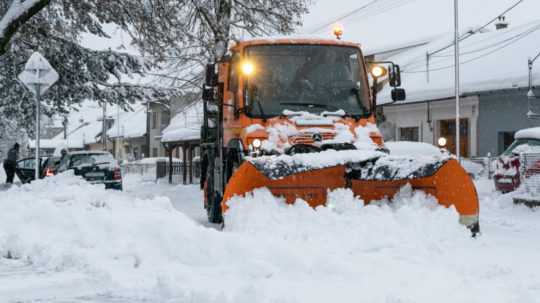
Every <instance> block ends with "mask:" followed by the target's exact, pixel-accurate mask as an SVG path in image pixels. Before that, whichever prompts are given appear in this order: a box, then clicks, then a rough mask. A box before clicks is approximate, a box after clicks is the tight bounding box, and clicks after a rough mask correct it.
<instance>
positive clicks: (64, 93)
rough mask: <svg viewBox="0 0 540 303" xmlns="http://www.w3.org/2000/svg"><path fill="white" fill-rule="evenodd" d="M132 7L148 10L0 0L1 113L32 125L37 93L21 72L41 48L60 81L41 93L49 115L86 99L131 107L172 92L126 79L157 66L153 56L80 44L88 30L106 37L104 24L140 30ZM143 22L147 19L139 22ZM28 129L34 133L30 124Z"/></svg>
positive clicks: (127, 2)
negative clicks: (22, 79)
mask: <svg viewBox="0 0 540 303" xmlns="http://www.w3.org/2000/svg"><path fill="white" fill-rule="evenodd" d="M128 7H129V8H131V9H133V10H137V9H138V10H143V9H144V8H143V3H142V2H141V1H139V0H116V1H102V0H85V1H72V0H0V16H1V19H0V115H1V116H2V117H4V118H7V119H12V120H13V119H14V120H16V121H17V122H18V123H19V125H23V126H24V125H27V126H31V125H32V124H33V113H34V102H33V101H32V98H33V97H32V96H31V94H30V93H28V92H27V90H26V89H25V88H24V87H23V86H22V85H21V84H20V83H19V82H18V80H17V75H18V74H19V73H20V72H21V71H22V69H23V67H24V64H25V62H26V61H27V60H28V58H29V56H30V54H31V53H32V52H34V51H40V52H41V53H42V54H43V55H44V56H45V57H46V58H47V59H48V60H49V61H50V62H51V65H52V66H53V67H54V68H55V69H56V70H57V71H58V73H59V75H60V80H59V82H58V83H57V84H55V85H54V86H53V87H52V88H51V89H50V90H49V91H48V92H47V93H46V94H45V95H44V96H43V103H44V105H45V106H44V107H45V112H46V113H49V114H51V113H58V112H60V113H62V112H66V111H67V110H69V108H70V107H71V106H73V105H74V104H78V103H80V102H82V101H83V100H86V99H90V100H95V101H97V102H100V103H103V102H107V103H115V104H120V105H122V106H124V107H128V106H129V103H130V102H135V101H137V100H146V99H160V98H166V97H168V95H170V94H174V93H175V92H174V90H170V89H162V88H159V87H155V86H141V85H133V84H132V83H136V81H126V78H129V77H127V76H129V75H134V74H140V75H143V74H144V73H145V72H146V71H148V70H150V69H151V68H153V67H155V65H154V64H153V60H147V59H144V60H143V59H141V58H140V57H138V56H133V55H130V54H127V53H122V52H119V51H116V50H105V51H96V50H93V49H89V48H87V47H85V46H83V45H82V34H84V33H91V34H94V35H96V36H99V37H108V34H107V33H106V31H105V30H104V24H116V25H117V26H119V27H120V28H130V30H131V32H132V33H136V32H137V30H136V29H135V28H134V25H135V20H131V19H130V16H129V12H127V11H126V8H128ZM141 24H143V21H141V20H138V21H136V25H141ZM130 82H132V83H130ZM0 123H1V122H0ZM27 130H28V131H29V132H30V133H31V132H32V127H27Z"/></svg>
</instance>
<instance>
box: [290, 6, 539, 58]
mask: <svg viewBox="0 0 540 303" xmlns="http://www.w3.org/2000/svg"><path fill="white" fill-rule="evenodd" d="M312 1H313V6H312V7H311V10H310V13H309V14H308V15H306V16H305V19H304V26H303V28H302V29H301V30H300V33H302V34H314V32H313V30H314V29H315V28H318V27H320V26H322V25H324V24H325V23H328V22H331V21H333V20H335V19H337V18H338V17H339V16H343V15H345V14H347V13H349V12H351V11H353V10H354V9H357V8H359V7H361V6H363V5H365V4H367V3H369V2H371V1H372V0H312ZM516 2H518V0H460V24H461V26H462V28H466V27H472V26H479V25H483V24H484V23H486V22H488V21H489V20H490V19H492V18H494V17H496V16H497V15H498V14H500V13H502V12H503V11H504V10H506V9H507V8H509V7H510V6H512V5H513V4H514V3H516ZM453 7H454V0H379V1H378V2H377V4H376V5H373V6H371V7H370V8H369V9H365V10H362V11H360V12H358V13H356V14H354V15H352V16H350V17H348V18H346V19H344V20H342V21H340V23H341V24H342V25H343V27H344V30H345V34H344V39H345V40H352V41H356V42H360V43H362V44H363V46H364V48H366V49H380V48H385V47H388V46H392V45H399V44H402V43H404V42H408V41H412V40H419V39H423V38H426V37H429V36H434V35H438V34H443V33H445V32H451V31H453V29H454V19H453V18H454V15H453V12H454V11H453ZM506 17H507V21H509V22H510V26H513V25H519V24H523V23H526V22H530V21H534V20H537V19H540V0H524V1H523V3H521V4H520V5H518V6H517V7H516V8H514V9H513V10H512V11H511V12H509V13H508V14H507V15H506ZM493 28H494V27H493V26H491V27H490V29H493ZM330 33H331V27H327V28H324V29H322V30H320V31H318V32H317V33H316V34H318V35H327V34H328V35H329V37H330ZM538 44H539V48H540V41H539V43H538Z"/></svg>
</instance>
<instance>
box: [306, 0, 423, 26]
mask: <svg viewBox="0 0 540 303" xmlns="http://www.w3.org/2000/svg"><path fill="white" fill-rule="evenodd" d="M410 1H416V0H372V1H370V2H369V3H366V4H364V5H362V6H361V7H359V8H356V9H353V10H352V11H349V12H348V13H346V14H343V15H341V16H339V17H337V18H335V19H333V20H332V21H328V22H325V23H324V24H322V25H319V26H317V27H315V28H314V29H311V30H309V33H310V34H315V33H317V32H320V31H322V30H324V29H326V28H328V27H329V26H332V25H333V24H335V23H337V22H339V21H343V20H345V19H347V18H349V17H351V16H353V15H356V14H358V13H360V12H362V11H364V12H365V13H368V12H369V13H370V16H376V15H379V14H381V13H384V12H387V11H389V10H391V9H395V8H398V7H401V6H403V5H405V4H406V3H407V2H410ZM376 4H380V6H379V7H377V6H375V5H376ZM372 6H374V8H373V9H372V10H371V11H370V10H369V9H371V7H372Z"/></svg>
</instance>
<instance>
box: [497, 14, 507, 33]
mask: <svg viewBox="0 0 540 303" xmlns="http://www.w3.org/2000/svg"><path fill="white" fill-rule="evenodd" d="M497 19H498V20H497V22H495V28H496V29H497V30H501V29H505V28H508V22H506V17H505V16H499V18H497Z"/></svg>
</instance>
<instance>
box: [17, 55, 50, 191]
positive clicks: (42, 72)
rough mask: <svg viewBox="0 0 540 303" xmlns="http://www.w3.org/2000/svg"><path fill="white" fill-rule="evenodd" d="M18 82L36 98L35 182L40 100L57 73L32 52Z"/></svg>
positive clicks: (38, 168) (38, 173)
mask: <svg viewBox="0 0 540 303" xmlns="http://www.w3.org/2000/svg"><path fill="white" fill-rule="evenodd" d="M19 80H21V82H22V83H23V84H24V85H25V86H26V87H27V88H28V90H30V91H31V92H32V93H33V94H34V96H36V162H35V163H36V167H35V180H36V181H37V180H39V176H40V167H41V165H40V161H39V136H40V134H39V133H40V125H39V124H40V121H39V120H40V115H41V113H40V105H41V103H40V100H39V99H40V98H41V95H42V94H44V93H45V92H46V91H47V90H48V89H49V88H50V87H51V86H52V85H53V84H54V83H56V81H58V73H57V72H56V71H55V70H54V68H53V67H52V66H51V64H50V63H49V61H47V59H45V57H43V55H41V54H40V53H38V52H34V53H33V54H32V56H30V59H28V62H26V65H25V66H24V70H23V72H22V73H20V74H19Z"/></svg>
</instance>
